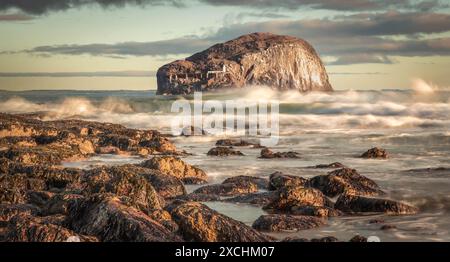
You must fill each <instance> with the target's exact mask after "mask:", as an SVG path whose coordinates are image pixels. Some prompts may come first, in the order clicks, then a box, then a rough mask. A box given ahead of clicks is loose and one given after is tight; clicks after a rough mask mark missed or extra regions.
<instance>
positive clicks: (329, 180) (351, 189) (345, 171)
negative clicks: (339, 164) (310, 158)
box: [308, 168, 384, 197]
mask: <svg viewBox="0 0 450 262" xmlns="http://www.w3.org/2000/svg"><path fill="white" fill-rule="evenodd" d="M308 185H309V186H311V187H314V188H317V189H319V190H320V191H322V192H323V193H324V194H325V195H327V196H329V197H335V196H337V195H340V194H342V193H349V194H356V195H364V196H378V195H382V194H384V192H383V191H382V190H381V189H380V188H379V187H378V185H377V184H376V183H375V182H374V181H373V180H371V179H369V178H367V177H365V176H362V175H360V174H359V173H358V172H357V171H356V170H355V169H351V168H341V169H338V170H334V171H332V172H329V173H328V174H327V175H321V176H316V177H313V178H311V179H310V180H309V181H308Z"/></svg>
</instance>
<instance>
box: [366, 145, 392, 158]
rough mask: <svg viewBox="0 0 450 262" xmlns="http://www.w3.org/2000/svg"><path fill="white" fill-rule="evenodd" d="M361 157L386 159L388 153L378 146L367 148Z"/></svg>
mask: <svg viewBox="0 0 450 262" xmlns="http://www.w3.org/2000/svg"><path fill="white" fill-rule="evenodd" d="M361 157H362V158H375V159H387V158H388V157H389V156H388V153H387V151H386V150H384V149H382V148H378V147H374V148H372V149H369V150H367V151H366V152H365V153H364V154H362V155H361Z"/></svg>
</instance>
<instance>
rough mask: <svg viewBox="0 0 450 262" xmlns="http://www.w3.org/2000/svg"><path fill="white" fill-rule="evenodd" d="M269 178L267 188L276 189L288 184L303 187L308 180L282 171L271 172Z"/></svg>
mask: <svg viewBox="0 0 450 262" xmlns="http://www.w3.org/2000/svg"><path fill="white" fill-rule="evenodd" d="M269 180H270V182H269V183H270V185H269V190H277V189H280V188H283V187H288V186H301V187H304V186H305V185H306V184H307V182H308V180H307V179H305V178H303V177H299V176H292V175H286V174H284V173H282V172H275V173H273V174H271V175H270V177H269Z"/></svg>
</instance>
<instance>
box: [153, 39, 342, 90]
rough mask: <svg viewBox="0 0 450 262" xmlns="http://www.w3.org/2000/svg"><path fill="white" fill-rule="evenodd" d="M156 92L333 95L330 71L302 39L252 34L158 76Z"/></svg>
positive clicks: (167, 67) (161, 71) (163, 69)
mask: <svg viewBox="0 0 450 262" xmlns="http://www.w3.org/2000/svg"><path fill="white" fill-rule="evenodd" d="M157 81H158V90H157V94H160V95H161V94H171V95H179V94H190V93H193V92H194V91H207V90H214V89H219V88H232V87H243V86H247V85H263V86H269V87H272V88H276V89H278V90H291V89H294V90H299V91H301V92H307V91H332V90H333V89H332V87H331V85H330V83H329V81H328V75H327V73H326V71H325V67H324V65H323V63H322V61H321V60H320V58H319V56H318V55H317V53H316V52H315V50H314V49H313V47H312V46H311V45H310V44H308V43H307V42H306V41H304V40H302V39H298V38H295V37H291V36H281V35H274V34H271V33H253V34H248V35H243V36H241V37H239V38H237V39H234V40H231V41H228V42H225V43H221V44H216V45H214V46H212V47H210V48H208V49H207V50H205V51H203V52H200V53H197V54H194V55H193V56H191V57H188V58H186V59H185V60H178V61H175V62H172V63H170V64H167V65H164V66H163V67H161V68H159V69H158V72H157Z"/></svg>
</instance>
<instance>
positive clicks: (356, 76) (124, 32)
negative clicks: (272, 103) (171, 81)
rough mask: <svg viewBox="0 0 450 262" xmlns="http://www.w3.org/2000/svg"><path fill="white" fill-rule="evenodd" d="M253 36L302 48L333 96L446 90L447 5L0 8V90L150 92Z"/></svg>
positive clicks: (8, 3) (158, 2) (219, 1)
mask: <svg viewBox="0 0 450 262" xmlns="http://www.w3.org/2000/svg"><path fill="white" fill-rule="evenodd" d="M252 32H271V33H275V34H282V35H292V36H296V37H299V38H303V39H305V40H306V41H308V42H310V43H311V44H312V45H313V46H314V47H315V49H316V50H317V52H318V53H319V55H320V56H321V58H322V59H323V61H324V62H325V64H326V69H327V72H328V73H329V76H330V79H331V84H332V86H333V87H334V88H335V89H337V90H346V89H406V88H410V86H411V81H412V79H415V78H421V79H424V80H425V81H428V82H431V83H433V84H434V85H437V86H440V87H450V77H449V72H450V0H424V1H419V0H397V1H388V0H314V1H313V0H277V1H269V0H228V1H225V0H185V1H181V0H165V1H163V0H0V35H1V38H0V39H1V40H0V89H4V90H18V91H19V90H34V89H83V90H96V89H98V90H110V89H111V90H112V89H133V90H134V89H136V90H148V89H156V79H155V72H156V71H157V70H158V68H159V67H160V66H162V65H164V64H166V63H169V62H171V61H173V60H176V59H183V58H185V57H187V56H190V55H191V54H193V53H195V52H198V51H202V50H204V49H206V48H207V47H209V46H211V45H213V44H215V43H219V42H224V41H227V40H231V39H234V38H236V37H238V36H240V35H243V34H247V33H252Z"/></svg>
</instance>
